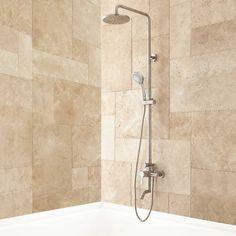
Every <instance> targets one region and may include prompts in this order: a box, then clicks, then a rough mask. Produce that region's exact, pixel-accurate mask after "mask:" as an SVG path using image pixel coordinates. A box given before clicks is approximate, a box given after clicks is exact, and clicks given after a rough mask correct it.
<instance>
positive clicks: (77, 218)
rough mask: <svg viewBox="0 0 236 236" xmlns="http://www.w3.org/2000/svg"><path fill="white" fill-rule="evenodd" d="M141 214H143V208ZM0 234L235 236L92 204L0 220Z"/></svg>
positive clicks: (232, 230) (235, 230) (231, 230)
mask: <svg viewBox="0 0 236 236" xmlns="http://www.w3.org/2000/svg"><path fill="white" fill-rule="evenodd" d="M141 213H145V211H144V210H142V211H141ZM0 235H1V236H16V235H17V236H32V235H33V236H118V235H119V236H133V235H135V236H144V235H160V236H172V235H173V236H178V235H181V236H190V235H191V236H199V235H201V236H235V235H236V226H233V225H226V224H219V223H213V222H208V221H203V220H196V219H193V218H187V217H181V216H176V215H170V214H165V213H159V212H153V213H152V215H151V218H150V219H149V220H148V221H147V222H145V223H141V222H139V221H138V220H137V219H136V217H135V214H134V209H133V208H130V207H126V206H120V205H115V204H110V203H94V204H87V205H83V206H76V207H70V208H64V209H59V210H53V211H48V212H42V213H36V214H31V215H27V216H20V217H15V218H10V219H5V220H0Z"/></svg>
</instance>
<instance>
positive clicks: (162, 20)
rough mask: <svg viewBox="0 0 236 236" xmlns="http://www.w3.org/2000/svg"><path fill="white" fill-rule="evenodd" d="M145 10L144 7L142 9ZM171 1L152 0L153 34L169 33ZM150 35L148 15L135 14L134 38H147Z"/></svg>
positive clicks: (133, 24) (133, 23) (150, 12)
mask: <svg viewBox="0 0 236 236" xmlns="http://www.w3.org/2000/svg"><path fill="white" fill-rule="evenodd" d="M142 11H143V9H142ZM169 11H170V10H169V1H161V0H150V11H149V12H148V14H149V15H150V17H151V26H152V30H151V34H152V37H157V36H159V35H163V34H169ZM147 37H148V25H147V19H146V17H143V16H140V15H137V14H135V17H134V18H133V19H132V38H133V40H140V39H145V40H147Z"/></svg>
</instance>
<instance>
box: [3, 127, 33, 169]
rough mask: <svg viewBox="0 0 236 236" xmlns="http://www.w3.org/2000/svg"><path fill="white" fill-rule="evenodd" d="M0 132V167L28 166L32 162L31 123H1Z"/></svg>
mask: <svg viewBox="0 0 236 236" xmlns="http://www.w3.org/2000/svg"><path fill="white" fill-rule="evenodd" d="M0 133H1V136H0V168H13V167H24V166H30V165H31V163H32V160H31V159H32V127H31V124H12V125H10V124H9V125H3V124H2V125H0Z"/></svg>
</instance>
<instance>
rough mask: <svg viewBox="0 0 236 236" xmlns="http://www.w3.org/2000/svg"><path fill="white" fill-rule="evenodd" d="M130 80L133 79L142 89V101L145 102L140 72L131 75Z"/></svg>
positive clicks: (142, 78)
mask: <svg viewBox="0 0 236 236" xmlns="http://www.w3.org/2000/svg"><path fill="white" fill-rule="evenodd" d="M132 79H133V80H134V81H135V82H136V83H138V84H140V86H141V89H142V95H143V101H145V100H146V92H145V88H144V86H143V81H144V77H143V75H142V74H141V73H140V72H134V73H133V74H132Z"/></svg>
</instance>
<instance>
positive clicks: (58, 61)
mask: <svg viewBox="0 0 236 236" xmlns="http://www.w3.org/2000/svg"><path fill="white" fill-rule="evenodd" d="M33 72H34V74H39V75H45V76H50V77H53V78H58V79H65V80H69V81H74V82H77V83H82V84H87V83H88V65H87V64H84V63H81V62H79V61H75V60H70V59H67V58H62V57H58V56H53V55H51V54H48V53H45V52H42V51H38V50H34V51H33Z"/></svg>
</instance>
